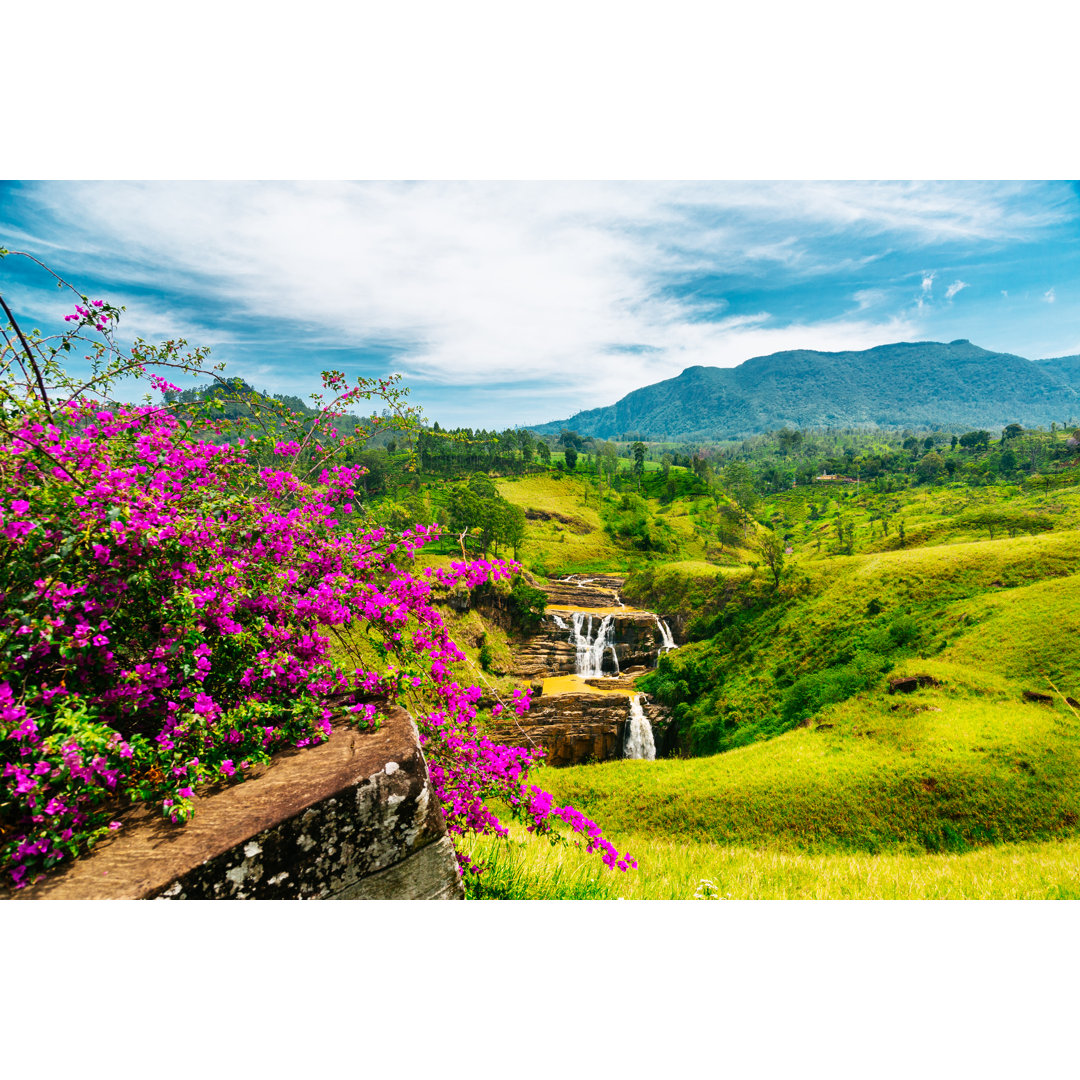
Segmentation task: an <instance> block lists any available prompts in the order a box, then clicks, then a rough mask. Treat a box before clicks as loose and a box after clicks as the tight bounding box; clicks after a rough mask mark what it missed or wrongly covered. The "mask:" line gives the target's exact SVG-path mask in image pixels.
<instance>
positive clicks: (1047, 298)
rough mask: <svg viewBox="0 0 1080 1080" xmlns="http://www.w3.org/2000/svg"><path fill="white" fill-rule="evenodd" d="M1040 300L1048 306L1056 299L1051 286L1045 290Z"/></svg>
mask: <svg viewBox="0 0 1080 1080" xmlns="http://www.w3.org/2000/svg"><path fill="white" fill-rule="evenodd" d="M1042 298H1043V300H1045V301H1046V303H1048V304H1052V303H1053V302H1054V301H1055V300H1056V299H1057V295H1056V294H1055V293H1054V286H1053V285H1051V286H1050V288H1049V289H1047V290H1046V292H1044V293H1043V297H1042Z"/></svg>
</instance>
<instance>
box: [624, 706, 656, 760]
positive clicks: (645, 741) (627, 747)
mask: <svg viewBox="0 0 1080 1080" xmlns="http://www.w3.org/2000/svg"><path fill="white" fill-rule="evenodd" d="M623 757H628V758H644V760H645V761H655V760H656V743H654V742H653V734H652V724H650V723H649V718H648V717H647V716H646V715H645V710H644V709H643V708H642V707H641V695H640V694H634V695H633V696H632V697H631V698H630V722H629V723H628V724H627V725H626V739H625V742H624V743H623Z"/></svg>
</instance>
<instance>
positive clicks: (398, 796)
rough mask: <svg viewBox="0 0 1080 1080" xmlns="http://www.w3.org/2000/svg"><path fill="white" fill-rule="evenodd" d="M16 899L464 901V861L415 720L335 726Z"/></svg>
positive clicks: (136, 827) (142, 817)
mask: <svg viewBox="0 0 1080 1080" xmlns="http://www.w3.org/2000/svg"><path fill="white" fill-rule="evenodd" d="M9 896H11V897H12V898H15V899H26V900H35V899H52V900H104V899H127V900H135V899H145V900H148V899H180V900H184V899H189V900H195V899H198V900H214V899H238V900H242V899H259V900H290V899H322V898H325V899H338V900H350V899H402V900H404V899H457V898H460V897H461V896H463V890H462V885H461V879H460V876H459V874H458V869H457V861H456V859H455V857H454V851H453V847H452V846H451V843H450V838H449V837H448V836H447V835H446V827H445V824H444V822H443V817H442V812H441V811H440V809H439V806H438V803H437V802H436V800H435V797H434V794H433V793H432V790H431V786H430V783H429V780H428V770H427V763H426V762H425V761H424V757H423V754H422V753H421V751H420V743H419V738H418V735H417V731H416V726H415V724H414V723H413V721H412V718H411V717H410V716H409V715H408V713H406V712H405V711H404V710H403V709H400V708H391V709H389V710H388V712H387V718H386V720H385V721H384V723H383V725H382V727H381V728H380V729H379V730H378V731H375V732H360V731H356V730H353V729H352V728H347V727H335V729H334V731H333V733H332V734H331V736H330V738H329V739H328V740H327V742H325V743H323V744H322V745H321V746H315V747H308V748H307V749H304V750H296V751H290V752H288V753H285V754H281V755H279V756H278V757H277V758H275V759H274V761H273V762H272V763H271V764H270V765H269V766H267V767H265V768H263V769H261V770H260V771H259V772H258V774H257V775H255V776H253V777H252V778H250V779H248V780H247V781H245V782H244V783H242V784H232V785H229V786H226V787H224V788H221V789H219V790H217V791H212V792H209V793H207V794H203V795H199V796H197V797H196V800H195V816H194V818H193V819H192V820H191V821H190V822H189V823H188V824H186V825H172V824H169V823H168V822H165V821H163V820H162V819H160V818H157V817H154V816H152V815H151V814H150V813H149V811H147V810H141V811H138V812H136V813H135V814H134V815H132V816H131V818H129V819H128V820H127V821H126V822H125V825H124V828H123V829H121V830H120V832H119V833H117V835H116V836H115V837H114V838H113V839H111V840H109V841H107V842H105V843H103V844H101V845H99V846H98V847H97V848H96V849H95V850H94V851H93V852H92V853H91V854H89V855H87V856H85V857H83V858H81V859H78V860H76V861H75V862H73V863H72V864H71V865H70V866H69V867H67V868H66V869H65V870H62V871H59V872H57V873H55V874H54V875H53V876H51V877H50V878H48V879H47V880H45V881H42V882H41V883H39V884H37V885H33V886H30V887H28V888H26V889H22V890H19V891H17V892H15V893H12V894H9Z"/></svg>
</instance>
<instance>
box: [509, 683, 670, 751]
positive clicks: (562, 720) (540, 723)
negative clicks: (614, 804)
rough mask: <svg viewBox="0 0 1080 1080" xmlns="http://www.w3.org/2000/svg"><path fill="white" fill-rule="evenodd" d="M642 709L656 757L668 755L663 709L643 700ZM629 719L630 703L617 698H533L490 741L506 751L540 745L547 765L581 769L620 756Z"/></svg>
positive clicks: (612, 696) (585, 696)
mask: <svg viewBox="0 0 1080 1080" xmlns="http://www.w3.org/2000/svg"><path fill="white" fill-rule="evenodd" d="M642 708H643V711H644V713H645V715H646V717H648V719H649V722H650V723H651V725H652V728H653V738H654V740H655V742H656V747H657V753H658V754H659V753H662V752H669V750H670V748H669V747H668V746H667V740H666V738H665V736H666V735H667V729H668V722H669V719H670V714H669V713H668V710H667V709H665V708H664V707H663V706H662V705H656V704H653V703H652V702H650V701H649V700H648V699H647V698H646V699H644V700H643V702H642ZM629 719H630V699H629V698H628V697H623V696H622V695H621V694H559V695H558V696H554V697H541V698H539V699H538V700H537V701H536V702H534V703H533V705H532V708H530V709H529V711H528V712H527V713H526V714H525V715H524V716H523V717H517V718H516V719H511V720H508V721H506V722H504V723H502V724H500V725H499V727H498V728H496V729H495V730H494V731H493V732H492V733H491V735H490V738H491V741H492V742H496V743H500V744H503V745H506V746H542V747H543V748H544V760H545V762H546V763H547V764H548V765H556V766H564V765H585V764H588V763H591V762H597V761H610V760H612V759H613V758H620V757H622V756H623V746H624V742H625V739H626V725H627V723H628V722H629Z"/></svg>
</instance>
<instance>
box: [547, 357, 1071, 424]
mask: <svg viewBox="0 0 1080 1080" xmlns="http://www.w3.org/2000/svg"><path fill="white" fill-rule="evenodd" d="M1077 416H1080V356H1075V357H1055V358H1049V359H1047V360H1040V361H1034V360H1028V359H1026V358H1025V357H1022V356H1018V355H1016V354H1014V353H1001V352H993V351H991V350H988V349H983V348H981V347H980V346H978V345H973V344H972V343H971V342H970V341H969V340H968V339H967V338H958V339H956V340H955V341H951V342H947V343H946V342H936V341H918V342H907V341H899V342H892V343H890V344H885V345H877V346H874V347H873V348H870V349H863V350H847V351H841V352H825V351H821V350H815V349H788V350H783V351H781V352H776V353H769V354H767V355H764V356H754V357H750V358H749V359H748V360H745V361H743V363H741V364H739V365H737V366H736V367H730V368H719V367H708V366H706V365H702V364H695V365H692V366H691V367H688V368H685V369H684V370H683V371H682V372H680V374H678V375H676V376H673V377H672V378H670V379H664V380H661V381H660V382H657V383H651V384H649V385H648V386H643V387H640V388H638V389H636V390H633V391H631V392H630V393H628V394H626V395H625V396H624V397H622V398H620V399H619V401H617V402H615V403H614V404H613V405H607V406H602V407H600V408H596V409H587V410H583V411H581V412H578V413H575V414H574V415H573V416H571V417H569V418H568V419H566V420H555V421H551V422H549V423H547V424H539V425H533V426H532V427H531V430H533V431H535V432H537V433H538V434H540V435H557V434H558V433H559V432H560V431H561V430H562V429H564V428H570V429H572V430H574V431H577V432H578V433H579V434H581V435H588V436H592V437H594V438H617V437H619V436H621V435H633V436H635V437H637V436H640V437H643V438H649V439H663V438H732V437H740V436H744V435H752V434H757V433H759V432H762V431H768V430H775V429H777V428H782V427H871V426H880V427H924V428H935V427H946V428H957V427H959V428H965V427H966V428H974V427H987V428H993V427H1003V426H1005V425H1006V424H1010V423H1023V424H1026V425H1028V426H1033V425H1036V424H1047V423H1050V422H1051V421H1057V422H1058V423H1066V422H1068V421H1069V420H1070V418H1075V417H1077Z"/></svg>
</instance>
